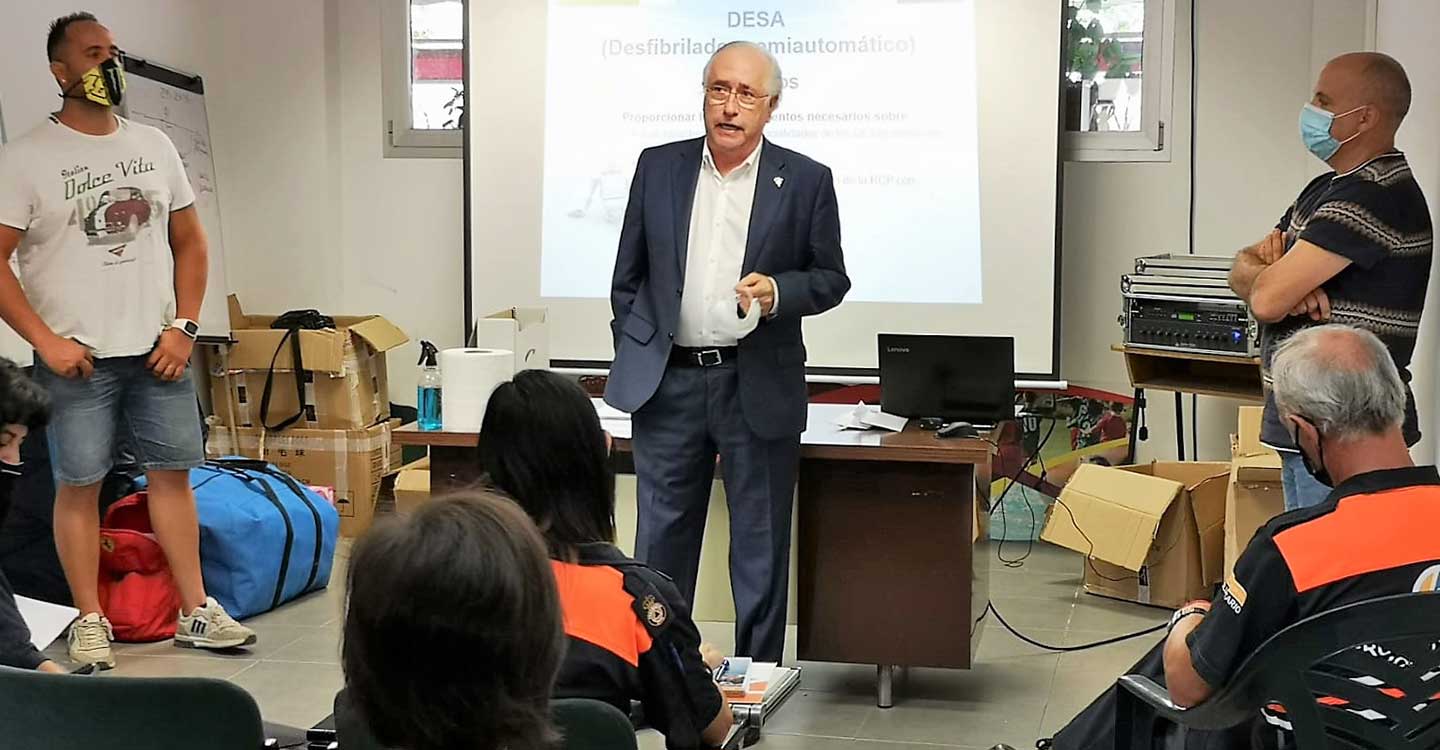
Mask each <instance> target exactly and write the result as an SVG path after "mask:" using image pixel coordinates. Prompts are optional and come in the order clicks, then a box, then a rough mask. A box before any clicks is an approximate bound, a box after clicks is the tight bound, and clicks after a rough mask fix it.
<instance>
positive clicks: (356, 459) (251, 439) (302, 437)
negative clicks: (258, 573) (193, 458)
mask: <svg viewBox="0 0 1440 750" xmlns="http://www.w3.org/2000/svg"><path fill="white" fill-rule="evenodd" d="M398 426H399V421H398V420H392V421H390V422H386V423H384V424H378V425H375V426H374V427H371V428H370V429H368V430H302V429H290V430H286V431H284V432H278V433H268V434H267V433H264V432H263V431H261V430H259V429H257V428H254V427H215V428H213V429H212V430H211V431H210V441H209V443H208V444H207V445H206V446H205V451H206V455H208V456H210V457H211V458H220V457H223V456H235V455H240V456H245V457H247V458H258V459H262V460H265V461H269V462H270V463H272V464H275V465H276V466H277V467H279V468H280V469H282V470H283V471H285V472H286V473H287V474H290V475H291V476H293V477H295V478H296V479H299V480H300V481H302V482H304V483H306V484H315V485H320V486H324V487H334V488H335V507H336V508H337V509H338V510H339V511H340V534H341V536H348V537H353V536H358V535H360V534H362V533H364V532H365V530H366V529H368V528H370V523H371V521H372V520H374V516H375V507H376V504H377V503H378V502H379V499H380V483H381V480H382V479H383V478H384V477H385V476H386V475H389V474H393V473H395V472H396V471H398V470H399V469H400V446H398V445H396V444H395V442H394V435H393V434H392V431H393V429H394V428H395V427H398Z"/></svg>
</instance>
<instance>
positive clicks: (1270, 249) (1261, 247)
mask: <svg viewBox="0 0 1440 750" xmlns="http://www.w3.org/2000/svg"><path fill="white" fill-rule="evenodd" d="M1255 255H1256V256H1258V257H1259V258H1260V262H1262V263H1264V264H1265V265H1267V266H1273V265H1275V262H1276V261H1278V260H1280V258H1281V257H1282V256H1284V255H1285V233H1284V232H1282V231H1280V230H1279V229H1272V230H1270V233H1269V234H1267V235H1265V239H1262V240H1260V241H1259V242H1257V243H1255Z"/></svg>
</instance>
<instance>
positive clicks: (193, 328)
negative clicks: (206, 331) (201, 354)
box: [185, 320, 200, 336]
mask: <svg viewBox="0 0 1440 750" xmlns="http://www.w3.org/2000/svg"><path fill="white" fill-rule="evenodd" d="M185 332H186V333H188V334H190V335H191V336H194V335H195V334H197V333H200V324H198V323H196V322H195V321H193V320H187V321H185Z"/></svg>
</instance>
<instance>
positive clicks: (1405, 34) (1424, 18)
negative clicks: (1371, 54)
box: [1375, 0, 1440, 463]
mask: <svg viewBox="0 0 1440 750" xmlns="http://www.w3.org/2000/svg"><path fill="white" fill-rule="evenodd" d="M1377 16H1378V17H1377V22H1376V37H1375V48H1376V49H1378V50H1379V51H1381V52H1385V53H1388V54H1390V55H1392V56H1394V57H1395V59H1397V60H1399V61H1400V64H1401V65H1404V66H1405V70H1406V72H1407V73H1409V75H1410V86H1411V88H1412V89H1413V102H1412V103H1411V105H1410V114H1409V116H1408V117H1406V118H1405V125H1404V126H1403V127H1402V128H1401V129H1400V137H1399V141H1398V144H1397V145H1399V147H1400V148H1401V149H1403V150H1404V151H1405V153H1406V155H1407V156H1408V157H1409V159H1410V168H1411V170H1413V171H1414V173H1415V179H1416V180H1417V181H1418V182H1419V183H1420V187H1421V189H1422V190H1424V191H1425V197H1426V198H1428V199H1429V200H1430V216H1431V217H1432V219H1433V218H1440V46H1437V45H1436V44H1435V30H1436V29H1440V3H1434V2H1416V0H1380V3H1379V8H1378V14H1377ZM1437 310H1440V273H1437V272H1436V270H1435V269H1434V268H1433V261H1432V270H1431V272H1430V292H1429V294H1428V296H1427V299H1426V313H1425V315H1424V317H1423V318H1422V319H1421V321H1420V346H1419V347H1418V348H1417V349H1416V351H1415V359H1414V365H1413V367H1414V371H1415V380H1414V383H1413V384H1412V387H1413V388H1414V390H1415V402H1416V405H1417V407H1418V408H1419V411H1420V429H1421V431H1422V432H1424V433H1425V435H1426V438H1425V439H1424V440H1423V441H1421V443H1420V444H1419V445H1417V446H1415V449H1414V450H1413V451H1411V452H1412V453H1413V454H1414V456H1415V459H1416V460H1417V461H1421V462H1423V463H1431V462H1434V461H1436V460H1437V456H1436V453H1437V449H1436V446H1437V445H1440V443H1437V442H1436V438H1437V437H1440V434H1437V432H1436V430H1440V415H1437V414H1436V407H1437V399H1436V394H1437V392H1440V368H1437V367H1436V357H1437V355H1440V347H1437V341H1436V339H1437V328H1436V326H1437V323H1436V321H1435V319H1436V316H1437V314H1440V313H1437Z"/></svg>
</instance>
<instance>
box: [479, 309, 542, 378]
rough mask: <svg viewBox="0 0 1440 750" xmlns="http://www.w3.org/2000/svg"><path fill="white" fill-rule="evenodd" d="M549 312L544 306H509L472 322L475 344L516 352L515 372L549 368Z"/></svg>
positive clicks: (483, 347)
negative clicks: (547, 319) (473, 323)
mask: <svg viewBox="0 0 1440 750" xmlns="http://www.w3.org/2000/svg"><path fill="white" fill-rule="evenodd" d="M547 314H548V311H547V310H546V308H543V307H512V308H510V309H508V310H501V311H499V312H496V313H491V314H490V315H487V316H485V317H483V318H481V319H479V320H477V321H475V334H474V344H473V345H474V346H477V347H480V348H481V349H508V350H510V351H512V352H515V372H520V371H521V370H545V369H549V367H550V330H549V327H548V326H547V324H546V317H547Z"/></svg>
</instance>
